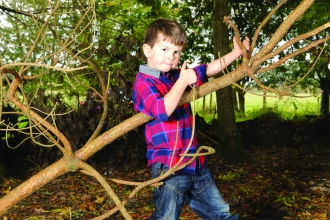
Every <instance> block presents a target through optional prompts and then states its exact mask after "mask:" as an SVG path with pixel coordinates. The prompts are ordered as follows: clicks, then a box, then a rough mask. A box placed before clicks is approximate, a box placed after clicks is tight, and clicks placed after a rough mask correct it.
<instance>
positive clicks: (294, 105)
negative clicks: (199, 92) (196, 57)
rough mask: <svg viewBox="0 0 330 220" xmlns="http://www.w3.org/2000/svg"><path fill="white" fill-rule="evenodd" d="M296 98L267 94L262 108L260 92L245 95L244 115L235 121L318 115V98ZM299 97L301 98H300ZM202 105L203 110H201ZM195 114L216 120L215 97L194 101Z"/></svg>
mask: <svg viewBox="0 0 330 220" xmlns="http://www.w3.org/2000/svg"><path fill="white" fill-rule="evenodd" d="M296 96H299V98H298V97H283V98H282V99H281V100H279V98H277V97H274V95H273V94H270V95H269V94H267V96H266V105H265V106H263V95H262V93H261V92H255V93H247V94H246V95H245V115H242V114H236V121H244V120H249V119H253V118H256V117H258V116H260V115H262V114H265V113H267V112H275V113H277V114H278V115H279V116H280V117H281V118H283V119H293V118H294V117H295V118H300V117H304V115H319V109H320V99H321V98H320V96H316V97H315V96H311V95H307V94H296ZM300 97H301V98H300ZM203 103H204V108H203ZM195 106H196V112H197V113H198V114H199V115H200V116H202V117H204V119H205V121H207V122H209V121H211V120H212V119H213V118H216V117H217V115H216V95H215V93H212V94H209V95H207V96H206V97H205V100H203V98H200V99H198V100H197V101H196V104H195Z"/></svg>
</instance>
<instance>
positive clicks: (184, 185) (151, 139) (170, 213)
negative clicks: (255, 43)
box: [133, 18, 249, 220]
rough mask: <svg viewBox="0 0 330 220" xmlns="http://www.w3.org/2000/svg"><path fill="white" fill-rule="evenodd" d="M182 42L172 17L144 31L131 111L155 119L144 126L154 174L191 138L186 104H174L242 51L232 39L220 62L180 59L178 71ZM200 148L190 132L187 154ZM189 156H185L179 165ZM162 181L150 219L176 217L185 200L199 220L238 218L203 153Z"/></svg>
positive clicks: (182, 32)
mask: <svg viewBox="0 0 330 220" xmlns="http://www.w3.org/2000/svg"><path fill="white" fill-rule="evenodd" d="M186 40H187V36H186V33H185V30H184V29H183V27H182V26H181V25H180V24H179V23H177V22H176V21H173V20H170V19H164V18H160V19H156V20H155V21H153V22H152V23H151V24H150V25H149V26H148V27H147V30H146V35H145V40H144V44H143V52H144V55H145V56H146V58H147V64H146V65H141V66H140V69H139V72H138V74H137V76H136V81H135V83H134V86H133V103H134V109H135V111H137V112H143V113H144V114H146V115H149V116H151V117H153V118H154V119H153V120H151V121H150V122H148V123H147V124H146V126H145V138H146V142H147V159H148V166H150V168H151V173H152V178H156V177H158V176H159V175H161V174H162V173H165V172H166V171H167V170H168V169H169V168H170V167H172V166H174V165H175V164H176V163H177V162H178V161H179V159H180V154H183V153H184V151H185V149H186V148H187V147H188V145H189V142H190V139H191V136H192V111H191V108H190V104H189V103H186V104H184V105H183V106H179V107H178V106H177V105H178V103H179V101H180V98H181V96H182V94H183V93H184V91H185V90H186V89H187V86H189V85H192V84H195V85H196V86H199V85H200V84H202V83H204V82H206V81H207V78H208V77H212V76H214V75H216V74H217V73H219V72H220V71H221V70H222V68H224V67H226V65H229V64H231V63H232V62H233V61H234V60H236V59H237V58H238V57H239V56H240V55H241V54H242V51H241V50H240V49H239V46H238V44H237V42H236V39H235V38H234V49H233V51H232V52H230V53H228V54H226V55H225V56H224V57H222V58H221V61H222V65H220V60H219V59H217V60H214V61H212V62H211V63H209V64H208V65H205V64H204V65H199V66H197V67H195V68H193V69H188V68H187V63H186V62H184V63H183V65H182V68H181V70H180V69H176V67H177V65H178V63H179V59H180V55H181V52H182V50H183V48H184V46H185V44H186ZM243 44H244V46H245V48H246V49H247V50H248V49H249V39H248V38H246V39H245V40H244V41H243ZM223 60H225V62H223ZM198 147H199V145H198V142H197V139H196V136H194V137H193V140H192V144H191V147H190V150H189V151H188V153H195V152H196V150H197V149H198ZM189 159H190V157H187V158H185V159H184V160H183V161H182V162H181V164H183V163H185V162H187V161H188V160H189ZM181 164H179V165H181ZM163 183H164V185H162V186H161V187H159V188H155V190H154V195H153V201H154V203H155V206H156V207H155V211H154V212H153V213H152V216H151V218H150V219H164V220H165V219H166V220H172V219H173V220H176V219H179V216H180V212H181V209H182V206H183V204H184V202H186V203H187V204H188V205H189V206H190V207H191V208H192V209H193V210H194V211H195V212H196V213H197V214H198V215H199V216H200V217H201V218H202V219H203V220H206V219H210V220H215V219H226V220H228V219H230V220H234V219H239V215H234V216H231V215H230V213H229V205H228V204H227V203H226V202H225V201H224V199H223V198H222V196H221V194H220V192H219V190H218V188H217V186H216V185H215V183H214V181H213V179H212V176H211V174H210V171H209V168H208V167H207V158H206V157H205V156H200V157H198V158H197V159H196V160H195V161H194V162H193V163H191V164H189V165H187V166H186V167H185V168H183V169H182V170H180V171H178V172H176V173H175V174H174V175H171V176H169V177H167V178H165V179H164V180H163Z"/></svg>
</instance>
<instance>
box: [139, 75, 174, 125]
mask: <svg viewBox="0 0 330 220" xmlns="http://www.w3.org/2000/svg"><path fill="white" fill-rule="evenodd" d="M142 77H143V76H142ZM133 103H134V110H135V111H136V112H142V113H144V114H146V115H148V116H150V117H153V118H155V119H156V120H160V121H167V120H168V117H167V114H166V110H165V104H164V95H162V94H161V92H160V91H159V88H157V87H156V85H155V83H154V82H153V80H152V79H150V78H144V79H143V80H142V79H141V77H140V79H137V80H136V82H135V84H134V88H133Z"/></svg>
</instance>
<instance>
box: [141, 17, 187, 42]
mask: <svg viewBox="0 0 330 220" xmlns="http://www.w3.org/2000/svg"><path fill="white" fill-rule="evenodd" d="M159 33H161V34H163V35H164V39H163V41H165V40H169V41H170V42H171V43H172V44H174V45H176V46H182V47H184V46H185V45H186V43H187V35H186V31H185V30H184V29H183V27H182V26H181V25H180V24H179V23H178V22H176V21H174V20H170V19H167V18H158V19H156V20H154V21H153V22H151V23H150V24H149V26H148V27H147V30H146V34H145V37H144V43H145V44H148V45H149V46H150V47H151V48H153V46H154V45H155V44H156V43H157V39H158V34H159Z"/></svg>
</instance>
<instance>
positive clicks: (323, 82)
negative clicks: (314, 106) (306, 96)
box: [320, 77, 330, 115]
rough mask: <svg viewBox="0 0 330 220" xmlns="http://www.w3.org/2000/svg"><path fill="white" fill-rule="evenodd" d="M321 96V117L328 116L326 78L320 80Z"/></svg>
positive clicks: (329, 92)
mask: <svg viewBox="0 0 330 220" xmlns="http://www.w3.org/2000/svg"><path fill="white" fill-rule="evenodd" d="M320 87H321V90H322V91H323V92H322V95H321V109H320V112H321V115H326V114H329V94H330V80H329V79H328V78H326V77H325V78H321V79H320Z"/></svg>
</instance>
